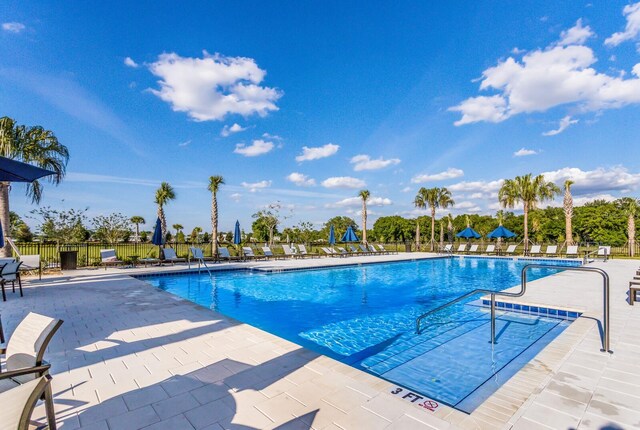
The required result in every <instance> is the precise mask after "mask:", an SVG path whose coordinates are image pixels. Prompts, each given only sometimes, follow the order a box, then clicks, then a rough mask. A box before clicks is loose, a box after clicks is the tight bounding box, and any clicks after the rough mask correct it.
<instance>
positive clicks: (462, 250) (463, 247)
mask: <svg viewBox="0 0 640 430" xmlns="http://www.w3.org/2000/svg"><path fill="white" fill-rule="evenodd" d="M466 250H467V244H466V243H463V244H462V245H460V246H458V250H457V251H456V253H458V254H462V253H463V252H465V251H466Z"/></svg>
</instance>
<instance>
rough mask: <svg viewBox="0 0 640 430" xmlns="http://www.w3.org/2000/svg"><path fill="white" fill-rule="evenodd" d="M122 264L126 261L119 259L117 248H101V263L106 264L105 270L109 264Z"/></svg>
mask: <svg viewBox="0 0 640 430" xmlns="http://www.w3.org/2000/svg"><path fill="white" fill-rule="evenodd" d="M122 264H124V261H122V260H118V257H117V256H116V250H115V249H101V250H100V265H101V266H104V270H107V267H109V266H119V265H122Z"/></svg>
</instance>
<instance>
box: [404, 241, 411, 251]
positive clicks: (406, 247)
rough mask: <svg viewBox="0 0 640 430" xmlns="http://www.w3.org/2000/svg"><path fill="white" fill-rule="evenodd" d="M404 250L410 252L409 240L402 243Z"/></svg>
mask: <svg viewBox="0 0 640 430" xmlns="http://www.w3.org/2000/svg"><path fill="white" fill-rule="evenodd" d="M404 252H411V242H405V243H404Z"/></svg>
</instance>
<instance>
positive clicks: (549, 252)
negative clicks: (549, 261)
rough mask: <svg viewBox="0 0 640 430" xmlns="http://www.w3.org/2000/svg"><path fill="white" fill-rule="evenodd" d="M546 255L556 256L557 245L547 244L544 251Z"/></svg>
mask: <svg viewBox="0 0 640 430" xmlns="http://www.w3.org/2000/svg"><path fill="white" fill-rule="evenodd" d="M544 255H545V256H546V257H557V256H558V245H547V250H546V251H545V252H544Z"/></svg>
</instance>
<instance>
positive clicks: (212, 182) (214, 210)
mask: <svg viewBox="0 0 640 430" xmlns="http://www.w3.org/2000/svg"><path fill="white" fill-rule="evenodd" d="M222 184H224V178H223V177H222V176H211V177H209V186H208V187H207V188H208V189H209V191H211V253H212V255H214V256H215V255H218V198H217V194H218V189H219V188H220V185H222Z"/></svg>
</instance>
